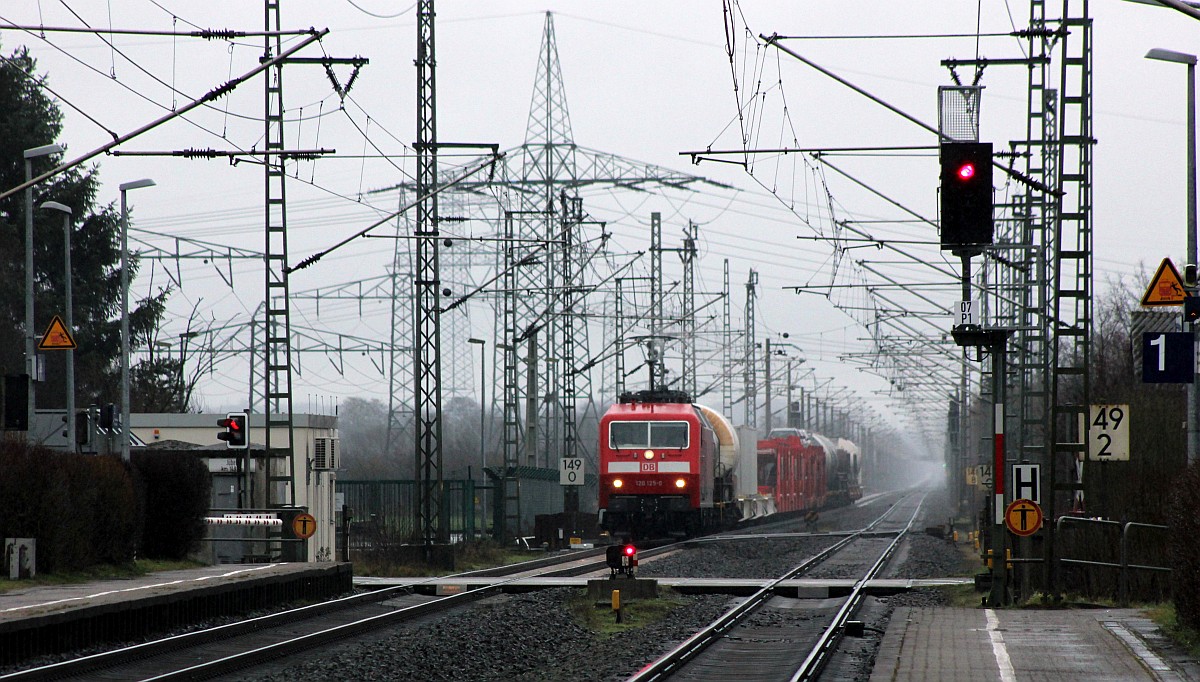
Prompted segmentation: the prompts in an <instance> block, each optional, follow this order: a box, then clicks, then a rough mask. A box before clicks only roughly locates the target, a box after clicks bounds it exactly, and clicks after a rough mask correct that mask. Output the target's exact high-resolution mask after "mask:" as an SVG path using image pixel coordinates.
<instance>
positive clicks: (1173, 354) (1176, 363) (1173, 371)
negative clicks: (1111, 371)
mask: <svg viewBox="0 0 1200 682" xmlns="http://www.w3.org/2000/svg"><path fill="white" fill-rule="evenodd" d="M1194 343H1195V342H1194V340H1193V337H1192V334H1191V332H1144V333H1143V334H1142V382H1143V383H1147V384H1190V383H1192V378H1193V376H1194V375H1195V373H1196V352H1195V345H1194Z"/></svg>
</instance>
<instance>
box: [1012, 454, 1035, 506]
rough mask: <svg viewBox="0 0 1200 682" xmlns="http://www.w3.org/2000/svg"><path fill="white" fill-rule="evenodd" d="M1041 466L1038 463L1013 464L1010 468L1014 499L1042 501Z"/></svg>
mask: <svg viewBox="0 0 1200 682" xmlns="http://www.w3.org/2000/svg"><path fill="white" fill-rule="evenodd" d="M1041 480H1042V467H1041V465H1039V464H1014V465H1013V468H1012V491H1013V499H1014V500H1032V501H1033V502H1034V503H1035V504H1041V503H1042V484H1041Z"/></svg>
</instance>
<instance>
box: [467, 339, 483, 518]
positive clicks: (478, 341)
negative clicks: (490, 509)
mask: <svg viewBox="0 0 1200 682" xmlns="http://www.w3.org/2000/svg"><path fill="white" fill-rule="evenodd" d="M467 343H469V344H472V345H476V346H479V483H480V484H481V485H482V484H485V483H487V476H486V475H485V474H484V473H483V469H484V467H486V466H487V457H486V455H485V454H484V447H486V442H487V439H486V438H485V437H484V412H485V410H487V366H486V364H485V363H486V361H487V360H486V358H485V357H484V350H485V349H486V348H487V341H484V340H483V339H476V338H470V339H467ZM479 506H480V512H481V513H485V512H484V510H486V509H487V504H486V500H485V499H484V495H483V490H480V491H479ZM481 518H483V519H484V523H483V527H482V528H481V530H482V531H486V530H487V523H486V516H484V517H481Z"/></svg>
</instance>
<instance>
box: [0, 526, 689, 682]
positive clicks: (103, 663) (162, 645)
mask: <svg viewBox="0 0 1200 682" xmlns="http://www.w3.org/2000/svg"><path fill="white" fill-rule="evenodd" d="M675 547H676V546H675V545H666V546H662V547H654V548H648V549H646V550H644V551H643V552H641V554H642V556H643V557H644V558H650V557H653V556H655V555H658V554H661V553H665V552H668V551H671V550H672V549H674V548H675ZM603 551H604V550H603V549H597V550H593V551H586V550H584V551H581V552H579V553H576V554H571V555H565V556H563V557H556V558H555V559H557V560H548V559H536V560H533V561H527V562H521V563H518V564H510V565H507V566H500V567H496V568H490V569H482V570H478V571H466V572H463V573H457V574H453V575H450V576H439V577H433V578H429V579H428V580H427V581H425V582H445V581H446V580H447V579H449V578H455V577H468V576H495V577H504V576H515V577H513V578H512V579H511V580H505V581H501V582H497V583H495V584H492V585H487V586H484V587H480V588H476V589H473V590H470V591H467V592H463V593H460V594H458V595H453V596H447V597H444V598H442V599H439V600H436V601H432V602H429V603H427V604H420V605H417V606H412V607H409V608H406V609H399V610H397V611H394V612H391V613H388V614H383V615H384V616H391V617H392V618H391V620H388V619H387V618H381V617H380V616H372V617H370V618H366V619H360V620H359V621H355V622H352V623H347V624H345V625H343V626H339V627H335V628H329V629H325V630H322V631H321V632H318V633H314V634H313V635H311V636H307V635H306V636H298V637H296V639H297V640H298V641H301V642H303V643H304V646H302V647H289V646H275V645H268V646H265V647H259V648H258V649H255V650H253V651H250V652H243V653H241V654H234V655H231V656H227V657H225V658H223V659H219V660H216V661H213V662H212V663H213V664H220V665H219V666H217V665H214V666H209V665H208V664H201V665H196V666H192V667H190V668H187V669H186V670H179V671H174V672H172V673H168V674H165V675H160V676H159V677H155V678H150V679H163V680H167V679H204V678H208V677H213V676H216V675H221V674H226V673H228V672H231V671H236V670H239V669H242V668H245V667H248V666H249V665H256V664H257V663H259V662H265V661H268V660H271V659H274V658H277V657H280V656H286V655H289V654H293V653H300V652H302V651H304V650H305V647H308V648H311V647H315V646H321V645H324V644H328V643H329V642H330V641H332V639H333V638H346V637H351V636H354V635H355V634H360V633H362V632H368V631H370V630H373V629H378V628H382V627H386V626H388V625H391V624H395V623H399V622H403V621H405V620H408V619H411V618H416V617H418V616H422V615H425V614H427V613H433V612H436V611H438V610H442V609H450V608H454V607H456V606H459V605H462V604H465V603H469V602H471V601H475V600H477V599H480V598H483V597H485V596H488V595H489V594H491V593H493V592H497V591H500V590H502V589H503V587H504V585H507V584H508V583H511V582H514V581H516V580H519V579H521V578H523V577H525V576H526V574H527V573H528V572H530V571H542V569H547V568H548V569H550V570H547V571H543V572H541V573H540V574H539V575H544V576H547V577H554V576H559V575H577V574H581V573H588V572H592V571H596V570H600V569H602V568H604V567H606V565H607V564H606V563H605V561H604V559H603V558H599V557H600V555H602V554H603ZM586 559H595V560H594V561H588V562H585V563H579V564H576V565H572V566H568V567H566V568H555V566H557V565H558V564H569V563H572V562H579V561H580V560H586ZM517 574H519V575H517ZM420 584H422V583H421V582H420V581H417V582H410V583H407V584H405V585H400V586H392V587H384V588H380V589H377V590H372V591H370V592H364V593H361V594H356V595H352V596H349V597H342V598H339V599H333V600H329V601H324V602H321V603H318V604H310V605H307V606H303V607H300V608H295V609H288V610H286V611H281V612H278V613H273V614H268V615H265V616H259V617H257V618H250V619H246V620H239V621H237V622H233V623H227V624H225V625H220V626H217V627H213V628H206V629H204V630H196V631H194V632H188V633H184V634H181V635H174V636H171V637H165V638H161V639H157V640H153V641H149V642H143V643H140V644H136V645H133V646H128V647H122V648H119V649H113V650H111V651H105V652H101V653H97V654H92V655H89V656H83V657H80V658H76V659H72V660H69V661H61V662H58V663H53V664H50V665H45V666H39V667H36V668H29V669H27V670H21V671H17V672H13V673H9V674H7V675H0V681H3V682H16V681H17V680H20V681H21V682H32V681H34V680H60V679H64V678H69V677H81V676H85V675H88V674H89V673H92V672H95V671H99V670H103V669H105V668H113V667H116V666H123V665H130V664H132V663H135V662H137V661H139V660H144V659H148V658H150V657H153V656H161V655H165V654H169V653H170V652H172V651H181V650H184V649H187V648H189V647H197V646H202V645H205V644H209V643H211V642H216V641H221V640H227V639H232V638H234V637H240V636H244V635H249V634H251V633H254V632H259V631H262V630H266V629H268V628H273V627H279V626H282V625H288V624H291V623H298V622H301V621H304V620H306V619H310V618H315V617H319V616H323V615H325V614H329V613H335V612H338V611H344V610H347V609H351V608H355V607H358V606H361V605H364V604H371V603H375V602H381V601H385V600H387V599H391V598H395V597H399V596H403V595H406V594H409V593H411V591H412V589H413V588H414V587H416V586H418V585H420ZM319 637H325V638H330V639H326V640H325V641H322V640H321V639H319ZM284 644H286V643H284Z"/></svg>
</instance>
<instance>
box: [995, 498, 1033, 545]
mask: <svg viewBox="0 0 1200 682" xmlns="http://www.w3.org/2000/svg"><path fill="white" fill-rule="evenodd" d="M1004 525H1005V526H1007V527H1008V530H1009V532H1011V533H1012V534H1013V535H1020V536H1021V537H1025V536H1028V535H1033V534H1034V533H1036V532H1038V531H1039V530H1040V529H1041V527H1042V508H1041V507H1039V506H1038V505H1037V502H1034V501H1033V500H1027V499H1025V498H1021V499H1019V500H1013V501H1012V503H1010V504H1009V505H1008V506H1007V507H1005V509H1004Z"/></svg>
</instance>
